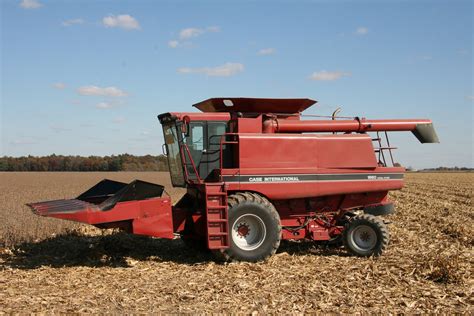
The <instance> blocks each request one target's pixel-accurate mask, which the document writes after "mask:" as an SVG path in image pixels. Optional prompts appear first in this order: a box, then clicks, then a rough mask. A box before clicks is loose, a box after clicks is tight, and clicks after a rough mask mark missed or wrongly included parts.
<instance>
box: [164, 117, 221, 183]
mask: <svg viewBox="0 0 474 316" xmlns="http://www.w3.org/2000/svg"><path fill="white" fill-rule="evenodd" d="M158 119H159V120H160V122H161V124H162V125H163V135H164V138H165V139H164V140H165V144H164V145H163V146H164V148H166V150H165V154H166V156H167V157H168V164H169V169H170V176H171V182H172V184H173V186H178V187H185V186H186V182H187V180H189V181H192V182H199V180H204V181H210V182H212V181H218V179H217V177H216V172H214V170H216V169H217V170H219V169H220V150H221V148H220V142H221V137H222V135H224V134H225V133H227V132H228V121H229V119H230V116H229V114H227V113H218V114H217V113H215V114H212V115H205V114H204V113H164V114H161V115H159V116H158ZM223 152H224V157H225V156H228V154H227V150H225V145H223Z"/></svg>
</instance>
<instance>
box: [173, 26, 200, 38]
mask: <svg viewBox="0 0 474 316" xmlns="http://www.w3.org/2000/svg"><path fill="white" fill-rule="evenodd" d="M202 33H204V30H203V29H197V28H193V27H189V28H187V29H183V30H181V32H179V38H180V39H182V40H183V39H189V38H192V37H197V36H199V35H201V34H202Z"/></svg>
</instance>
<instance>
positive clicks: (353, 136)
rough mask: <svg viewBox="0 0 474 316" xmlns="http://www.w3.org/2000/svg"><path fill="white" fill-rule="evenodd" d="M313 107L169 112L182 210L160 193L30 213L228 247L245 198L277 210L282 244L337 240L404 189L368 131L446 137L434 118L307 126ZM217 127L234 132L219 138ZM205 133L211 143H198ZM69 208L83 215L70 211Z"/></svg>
mask: <svg viewBox="0 0 474 316" xmlns="http://www.w3.org/2000/svg"><path fill="white" fill-rule="evenodd" d="M314 103H315V101H313V100H309V99H283V100H281V99H280V100H278V99H246V98H216V99H209V100H206V101H203V102H201V103H198V104H196V105H195V106H196V107H197V108H198V109H200V110H202V111H203V113H192V112H186V113H165V114H162V115H160V116H159V118H160V121H161V123H162V124H163V126H164V134H165V141H166V145H167V148H168V151H167V152H168V158H169V159H170V160H169V161H170V172H171V173H172V180H173V181H176V183H174V184H176V185H178V186H186V187H187V188H188V190H187V191H188V193H187V194H186V195H185V196H184V197H183V198H182V199H181V201H179V202H178V203H177V204H175V205H174V206H173V207H171V201H170V199H169V197H161V196H154V197H152V198H148V199H145V200H140V199H137V200H132V201H127V202H119V203H116V204H115V205H114V206H113V208H111V209H109V210H106V211H104V210H102V209H100V208H99V207H98V206H97V205H96V204H91V203H89V202H84V201H81V200H77V199H76V200H70V201H69V202H64V203H65V206H64V205H63V207H61V208H60V209H61V210H63V211H60V212H54V211H50V210H51V209H52V206H53V205H54V203H59V204H61V202H43V204H41V203H39V204H31V205H30V206H31V207H32V208H33V209H34V210H35V212H37V214H39V215H45V216H51V217H57V218H62V219H69V220H75V221H80V222H86V223H89V224H93V225H96V226H100V227H122V228H126V229H128V230H129V231H131V232H133V233H137V234H144V235H150V236H156V237H162V238H173V237H174V234H176V233H177V234H180V235H182V236H184V237H185V238H196V239H204V240H206V242H207V246H208V247H209V248H210V249H222V248H227V247H229V238H230V237H229V225H228V214H227V199H226V198H227V196H228V195H230V194H234V193H236V192H242V191H246V192H253V193H258V194H259V195H261V196H263V197H266V198H267V199H268V200H269V201H271V203H272V204H273V205H274V206H275V208H276V209H277V211H278V213H279V216H280V219H281V225H282V227H283V230H282V238H283V239H303V238H305V239H312V240H330V239H332V238H334V237H335V236H337V235H339V234H341V232H342V231H343V229H344V227H342V226H341V225H340V224H339V223H340V219H341V218H342V217H343V216H345V214H346V213H347V212H349V211H351V210H356V209H364V208H370V207H386V206H390V205H391V202H389V201H388V198H387V194H388V191H390V190H398V189H400V188H402V187H403V174H404V171H405V169H404V168H403V167H400V166H398V165H388V164H387V159H385V156H384V151H388V152H389V153H390V157H391V158H392V161H393V156H392V152H391V151H392V149H393V147H391V146H390V144H389V143H387V144H386V146H383V145H382V140H381V137H380V136H379V135H378V134H377V136H376V138H374V136H373V135H369V134H368V132H380V131H383V132H386V131H411V132H413V133H414V134H415V136H416V137H417V138H418V139H419V140H420V141H421V142H436V141H437V137H436V133H435V132H434V129H433V127H432V124H431V121H430V120H425V119H411V120H407V119H404V120H366V119H363V118H353V119H341V120H340V119H337V118H332V119H326V120H304V117H303V116H302V115H301V112H302V111H303V110H305V109H306V108H308V107H309V106H311V105H312V104H314ZM218 123H222V126H224V127H225V131H224V132H220V133H217V132H216V133H214V134H213V132H212V131H215V130H218V125H216V124H218ZM212 124H214V125H212ZM216 126H217V127H216ZM193 128H196V130H193ZM206 128H207V130H206ZM198 132H199V133H202V134H200V135H201V139H205V140H200V139H199V137H198V136H195V138H194V139H193V138H192V135H191V134H194V135H197V133H198ZM187 134H189V135H187ZM205 135H207V138H206V137H204V136H205ZM213 137H214V138H215V139H216V141H215V142H214V144H213V143H212V141H211V139H212V138H213ZM387 142H388V138H387ZM216 144H217V145H216ZM374 145H375V146H374ZM173 146H176V147H173ZM205 155H207V156H206V157H207V158H203V157H204V156H205ZM211 155H214V156H211ZM196 157H198V158H200V159H201V160H199V161H197V159H196ZM382 158H383V159H382ZM206 159H207V160H206ZM172 160H173V161H172ZM176 161H178V163H177V164H176ZM206 164H207V165H206ZM180 166H181V167H180ZM203 166H204V167H206V168H204V167H203ZM179 168H182V170H179ZM202 170H206V174H202V173H203V172H202ZM200 173H201V174H200ZM181 177H182V178H183V181H182V182H180V181H178V180H180V179H181ZM86 200H87V199H86ZM44 203H46V204H44ZM48 203H49V204H48ZM51 203H52V204H51ZM64 203H63V204H64ZM68 203H69V204H68ZM67 207H73V208H75V209H77V210H76V211H74V212H69V213H68V212H65V211H64V210H65V209H66V208H67Z"/></svg>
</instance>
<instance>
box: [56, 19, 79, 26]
mask: <svg viewBox="0 0 474 316" xmlns="http://www.w3.org/2000/svg"><path fill="white" fill-rule="evenodd" d="M83 23H84V20H83V19H70V20H66V21H63V22H62V23H61V24H62V25H63V26H71V25H74V24H83Z"/></svg>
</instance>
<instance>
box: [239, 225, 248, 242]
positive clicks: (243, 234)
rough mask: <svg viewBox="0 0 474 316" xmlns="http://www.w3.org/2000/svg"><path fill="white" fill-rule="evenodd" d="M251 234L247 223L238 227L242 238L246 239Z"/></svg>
mask: <svg viewBox="0 0 474 316" xmlns="http://www.w3.org/2000/svg"><path fill="white" fill-rule="evenodd" d="M249 232H250V228H249V226H248V225H247V224H245V223H240V224H239V226H238V227H237V233H238V234H239V237H240V238H245V237H246V236H247V235H248V234H249Z"/></svg>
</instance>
